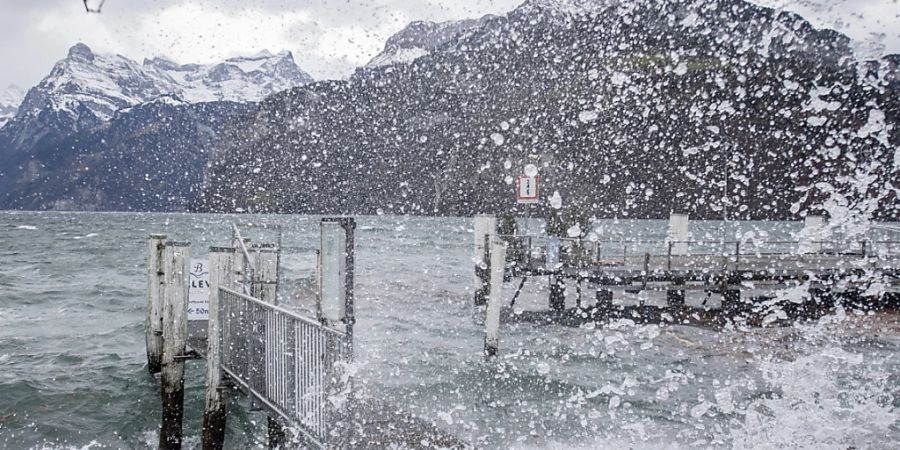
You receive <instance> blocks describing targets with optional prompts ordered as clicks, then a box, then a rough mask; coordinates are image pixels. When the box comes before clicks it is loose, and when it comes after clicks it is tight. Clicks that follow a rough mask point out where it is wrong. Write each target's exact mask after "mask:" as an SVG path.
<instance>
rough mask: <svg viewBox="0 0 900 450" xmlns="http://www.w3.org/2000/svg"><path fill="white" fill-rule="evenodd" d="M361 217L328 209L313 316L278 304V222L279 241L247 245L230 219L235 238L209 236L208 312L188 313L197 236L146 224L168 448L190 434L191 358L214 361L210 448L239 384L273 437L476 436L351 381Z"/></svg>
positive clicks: (320, 441)
mask: <svg viewBox="0 0 900 450" xmlns="http://www.w3.org/2000/svg"><path fill="white" fill-rule="evenodd" d="M354 229H355V222H354V221H353V219H350V218H336V219H322V223H321V236H320V237H321V242H320V249H319V251H318V254H317V255H318V256H317V271H316V278H317V280H318V287H319V289H318V295H317V299H316V305H317V308H316V310H317V316H316V317H306V316H304V315H302V314H299V313H297V312H295V311H292V310H291V309H289V308H286V307H284V306H283V305H279V304H278V281H279V280H278V274H279V270H278V267H279V262H280V252H281V234H280V233H281V232H280V229H279V230H278V238H277V243H276V244H262V245H251V244H250V243H249V241H248V240H246V239H244V237H243V236H242V235H241V231H240V229H239V228H238V227H237V226H234V229H233V237H232V241H231V246H227V247H211V248H210V250H209V256H208V258H207V260H206V263H207V266H206V267H207V269H208V276H209V281H208V282H209V294H208V302H209V304H208V317H207V318H206V319H205V320H188V311H189V308H188V298H189V287H188V286H189V277H188V272H189V268H188V266H189V264H190V263H191V258H190V250H191V248H190V244H189V243H178V242H172V241H166V237H165V236H164V235H151V236H150V239H149V245H148V251H149V252H148V272H147V283H148V290H147V295H148V297H147V358H148V365H149V367H150V372H151V373H153V374H156V373H160V382H161V401H162V405H163V410H162V419H161V424H162V425H161V428H160V435H159V448H160V449H180V448H181V446H182V442H183V440H184V439H183V431H182V422H183V417H184V364H185V362H186V361H188V360H200V361H204V362H205V363H206V381H207V383H206V384H207V390H206V402H205V406H204V412H203V431H202V439H203V441H202V442H203V448H204V449H221V448H223V447H224V445H225V427H226V421H227V417H228V411H227V396H228V395H231V394H232V393H241V394H243V395H246V396H247V397H248V398H249V399H250V403H251V406H252V407H255V408H260V409H262V410H263V411H265V412H266V414H267V415H268V419H267V430H268V436H269V447H270V448H295V447H296V448H323V449H324V448H328V449H350V448H353V449H355V448H372V449H376V448H377V449H381V448H389V447H396V448H410V449H417V448H422V449H424V448H435V447H440V448H453V449H463V448H469V446H468V445H467V444H466V443H464V442H462V441H460V440H459V439H457V438H455V437H454V436H452V435H450V434H448V433H446V432H444V431H442V430H441V429H440V428H438V427H437V426H435V425H434V424H433V423H431V422H428V421H426V420H424V419H421V418H418V417H414V416H412V415H410V414H407V413H405V412H403V411H402V409H400V408H398V407H397V406H395V405H391V404H389V403H388V402H386V401H383V400H381V399H377V398H362V397H361V396H360V395H359V394H358V392H357V391H356V390H355V389H354V383H353V377H352V376H351V372H350V370H349V368H350V365H351V364H352V360H353V324H354V318H353V288H354V282H353V270H354V257H355V256H354ZM192 276H193V274H192Z"/></svg>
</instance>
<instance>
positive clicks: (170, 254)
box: [159, 242, 191, 450]
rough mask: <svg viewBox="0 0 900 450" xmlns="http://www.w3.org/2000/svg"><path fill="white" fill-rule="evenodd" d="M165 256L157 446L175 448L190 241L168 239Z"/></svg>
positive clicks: (179, 417)
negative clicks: (160, 408)
mask: <svg viewBox="0 0 900 450" xmlns="http://www.w3.org/2000/svg"><path fill="white" fill-rule="evenodd" d="M164 259H165V269H164V271H165V273H166V285H165V297H164V303H163V316H162V317H163V328H162V332H163V335H162V338H163V352H162V370H161V371H160V383H161V384H162V386H161V389H160V391H161V393H162V427H161V428H160V431H159V448H160V449H163V450H178V449H181V443H182V419H183V417H184V358H185V356H184V353H185V347H186V344H187V342H186V341H187V308H188V289H189V284H188V283H189V280H188V275H189V273H190V269H189V264H190V261H191V246H190V243H186V242H168V243H167V244H166V248H165V253H164Z"/></svg>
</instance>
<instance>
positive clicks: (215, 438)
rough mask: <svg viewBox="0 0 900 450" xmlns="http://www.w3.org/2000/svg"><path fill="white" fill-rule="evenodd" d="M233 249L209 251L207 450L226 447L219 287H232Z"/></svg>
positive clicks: (221, 308) (205, 434) (220, 248)
mask: <svg viewBox="0 0 900 450" xmlns="http://www.w3.org/2000/svg"><path fill="white" fill-rule="evenodd" d="M234 257H235V251H234V248H233V247H210V248H209V325H208V327H209V328H208V331H207V334H206V338H207V342H206V344H207V347H206V404H205V407H204V410H203V450H221V449H222V448H223V446H224V444H225V422H226V417H227V410H226V405H227V401H228V399H227V395H226V392H225V387H224V385H223V376H222V366H221V363H222V333H221V327H222V325H223V324H222V323H221V321H222V316H223V314H222V312H223V311H224V308H223V306H222V305H221V304H220V302H219V288H220V287H226V288H231V287H232V283H233V281H234V280H233V275H234V272H233V267H234Z"/></svg>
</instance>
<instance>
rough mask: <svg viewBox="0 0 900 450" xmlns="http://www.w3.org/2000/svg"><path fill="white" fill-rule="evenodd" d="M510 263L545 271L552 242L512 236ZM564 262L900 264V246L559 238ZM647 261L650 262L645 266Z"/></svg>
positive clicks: (571, 264) (662, 265)
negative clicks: (843, 261) (821, 261)
mask: <svg viewBox="0 0 900 450" xmlns="http://www.w3.org/2000/svg"><path fill="white" fill-rule="evenodd" d="M499 237H500V238H501V239H503V240H505V241H507V242H508V243H509V252H508V254H507V260H508V261H511V262H515V265H517V266H519V267H522V268H534V267H542V266H545V265H546V262H547V253H548V251H547V248H546V247H547V245H548V242H549V239H547V238H546V237H537V236H523V235H517V236H507V235H500V236H499ZM557 241H558V243H559V244H558V245H559V248H558V249H557V252H558V257H559V259H558V263H559V264H561V265H562V266H563V267H586V266H622V265H633V264H634V263H635V260H639V262H638V264H640V265H643V266H647V265H648V264H650V265H652V266H654V267H655V268H656V269H671V268H672V267H673V264H674V265H678V264H679V263H684V262H686V261H689V260H691V261H693V262H694V263H702V262H703V260H704V259H706V260H709V261H713V260H717V261H719V262H722V261H724V262H727V263H730V264H731V265H733V266H734V268H735V269H736V268H737V267H738V265H739V264H740V263H741V262H742V261H745V260H748V261H750V260H753V259H760V258H767V259H776V260H784V261H787V260H790V259H798V260H814V259H816V258H820V257H821V258H827V257H842V258H845V259H852V258H876V259H883V260H897V259H900V241H868V240H863V241H803V242H801V241H759V240H747V241H740V242H739V241H726V242H723V241H721V240H718V241H717V240H708V241H669V240H617V241H615V240H614V241H589V240H586V239H585V240H579V239H570V238H559V239H558V240H557ZM644 260H647V261H644Z"/></svg>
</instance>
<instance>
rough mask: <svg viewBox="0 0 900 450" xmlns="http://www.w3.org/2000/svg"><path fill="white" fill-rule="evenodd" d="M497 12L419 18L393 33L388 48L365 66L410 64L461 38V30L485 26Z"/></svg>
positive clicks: (368, 67) (386, 44) (385, 47)
mask: <svg viewBox="0 0 900 450" xmlns="http://www.w3.org/2000/svg"><path fill="white" fill-rule="evenodd" d="M494 17H495V16H492V15H486V16H484V17H482V18H480V19H467V20H451V21H446V22H431V21H421V20H420V21H415V22H412V23H410V24H409V25H407V26H406V27H405V28H404V29H402V30H400V31H399V32H397V33H396V34H394V35H393V36H391V37H390V38H389V39H388V40H387V42H386V43H385V45H384V50H383V51H382V52H381V53H379V54H378V55H376V56H375V57H374V58H372V59H371V60H370V61H369V62H368V63H367V64H366V65H365V66H364V67H363V68H365V69H374V68H377V67H383V66H390V65H394V64H408V63H411V62H413V61H415V60H416V59H418V58H421V57H422V56H425V55H427V54H429V53H431V52H433V51H435V50H437V49H438V48H439V47H441V46H443V45H444V44H447V43H448V42H450V41H451V40H453V39H455V38H457V37H458V36H459V35H460V34H462V33H465V32H468V31H470V30H473V29H476V28H479V27H481V26H482V25H483V24H484V23H485V22H486V21H488V20H490V19H493V18H494Z"/></svg>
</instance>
